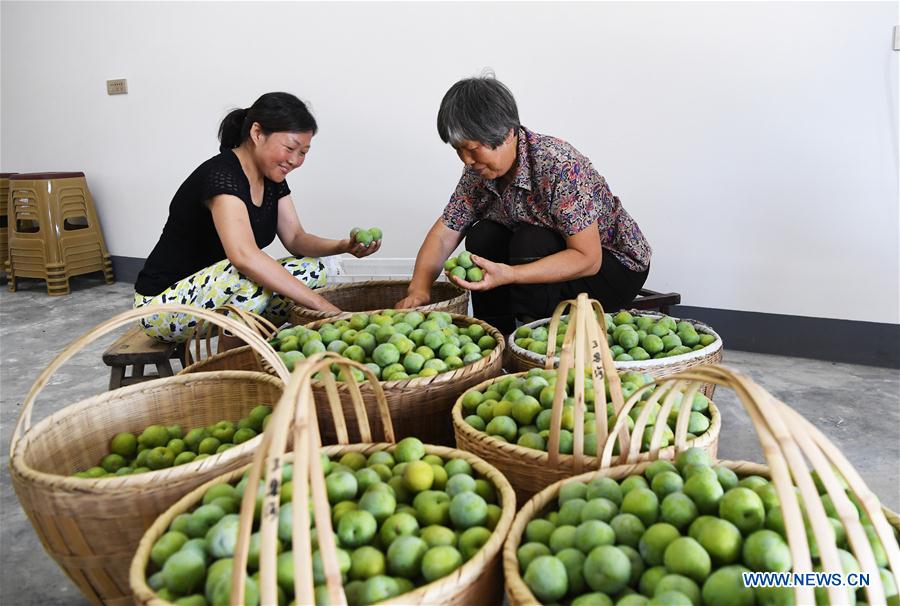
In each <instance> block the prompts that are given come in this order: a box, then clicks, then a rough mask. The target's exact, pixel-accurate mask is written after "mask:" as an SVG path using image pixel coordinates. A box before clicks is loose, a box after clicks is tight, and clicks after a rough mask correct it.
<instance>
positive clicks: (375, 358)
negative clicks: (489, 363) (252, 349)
mask: <svg viewBox="0 0 900 606" xmlns="http://www.w3.org/2000/svg"><path fill="white" fill-rule="evenodd" d="M269 343H270V345H272V347H274V348H275V350H276V351H277V352H278V355H279V357H280V358H281V359H282V360H283V361H284V363H285V365H287V367H288V369H289V370H293V368H294V364H296V363H297V361H299V360H303V359H305V358H306V357H307V356H311V355H313V354H316V353H319V352H323V351H333V352H335V353H338V354H340V355H341V356H343V357H345V358H349V359H351V360H354V361H356V362H361V363H363V364H365V365H366V366H368V367H369V368H371V369H372V372H374V373H375V376H377V377H378V378H379V379H381V380H382V381H400V380H403V379H409V378H413V377H431V376H434V375H436V374H439V373H442V372H447V371H450V370H456V369H457V368H461V367H462V366H465V365H466V364H471V363H473V362H477V361H478V360H480V359H481V358H483V357H487V356H489V355H490V354H491V352H492V351H493V350H494V348H495V347H497V340H496V339H495V338H494V337H492V336H491V335H489V334H487V333H486V332H485V329H484V327H483V326H482V325H480V324H477V323H474V322H473V323H471V324H465V323H462V322H458V323H454V322H453V318H452V316H451V315H450V314H448V313H447V312H443V311H432V312H429V313H428V315H427V316H425V315H424V314H423V313H422V312H419V311H410V312H402V311H398V310H395V309H385V310H382V311H380V312H378V313H375V314H372V315H369V314H365V313H358V314H354V315H353V316H352V317H351V318H349V319H343V320H337V321H335V322H327V323H325V324H323V325H321V326H320V327H319V328H318V329H316V330H313V329H310V328H306V327H304V326H294V327H291V328H286V329H284V330H282V331H280V332H279V333H278V334H277V335H275V337H274V338H273V339H272V340H271V341H269ZM340 372H341V371H339V370H338V367H337V365H334V366H333V367H332V373H333V374H334V375H335V377H336V378H338V379H340V378H341V377H340ZM353 373H354V376H356V378H357V380H359V381H362V380H363V379H364V377H363V374H362V373H361V372H360V371H359V370H357V369H353Z"/></svg>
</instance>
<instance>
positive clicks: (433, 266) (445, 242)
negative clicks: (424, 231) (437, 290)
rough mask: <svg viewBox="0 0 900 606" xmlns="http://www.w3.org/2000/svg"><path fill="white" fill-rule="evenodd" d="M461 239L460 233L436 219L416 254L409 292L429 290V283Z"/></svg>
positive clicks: (417, 292) (418, 292)
mask: <svg viewBox="0 0 900 606" xmlns="http://www.w3.org/2000/svg"><path fill="white" fill-rule="evenodd" d="M461 239H462V236H461V234H458V233H457V232H454V231H452V230H450V229H449V228H447V227H445V226H444V224H443V221H442V220H441V219H438V221H437V223H435V224H434V225H433V226H432V228H431V230H430V231H429V232H428V235H427V236H425V241H424V242H422V247H421V248H420V249H419V254H417V255H416V264H415V267H414V268H413V276H412V281H411V282H410V284H409V294H427V293H429V292H430V291H431V285H432V284H433V283H434V281H435V280H436V279H437V277H438V276H439V275H440V274H441V271H442V270H443V268H444V261H446V260H447V257H449V256H450V253H451V252H453V249H455V248H456V247H457V246H459V242H460V240H461Z"/></svg>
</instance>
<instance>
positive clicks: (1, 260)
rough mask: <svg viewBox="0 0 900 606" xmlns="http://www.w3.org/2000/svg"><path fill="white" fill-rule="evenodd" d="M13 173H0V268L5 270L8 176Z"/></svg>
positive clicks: (7, 241)
mask: <svg viewBox="0 0 900 606" xmlns="http://www.w3.org/2000/svg"><path fill="white" fill-rule="evenodd" d="M14 174H15V173H0V270H3V271H4V272H5V271H6V260H7V259H8V258H9V239H8V238H7V236H6V230H7V226H8V225H9V211H8V206H7V204H8V202H9V178H10V177H11V176H13V175H14Z"/></svg>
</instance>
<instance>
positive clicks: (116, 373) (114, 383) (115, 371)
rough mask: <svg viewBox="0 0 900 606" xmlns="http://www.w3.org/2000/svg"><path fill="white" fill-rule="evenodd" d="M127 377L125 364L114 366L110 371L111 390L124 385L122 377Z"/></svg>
mask: <svg viewBox="0 0 900 606" xmlns="http://www.w3.org/2000/svg"><path fill="white" fill-rule="evenodd" d="M124 378H125V367H124V366H113V367H112V370H111V371H110V373H109V390H110V391H112V390H113V389H118V388H120V387H122V379H124Z"/></svg>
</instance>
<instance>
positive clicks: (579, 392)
mask: <svg viewBox="0 0 900 606" xmlns="http://www.w3.org/2000/svg"><path fill="white" fill-rule="evenodd" d="M567 307H571V308H572V310H573V311H572V314H571V315H572V318H573V321H572V322H570V323H569V329H568V331H567V332H566V335H565V343H564V345H563V351H562V356H561V362H560V365H559V367H558V368H557V373H558V374H557V383H556V385H557V390H556V394H555V396H554V399H553V408H552V410H553V413H552V416H551V421H550V438H549V440H548V442H547V451H546V452H545V451H541V450H536V449H534V448H526V447H524V446H519V445H517V444H512V443H509V442H504V441H502V440H499V439H497V438H496V437H494V436H490V435H488V434H486V433H484V432H483V431H478V430H477V429H475V428H474V427H472V426H471V425H469V424H468V423H466V421H465V420H464V418H463V407H462V396H463V395H464V394H460V397H459V398H458V399H457V401H456V403H455V404H454V406H453V409H452V417H453V431H454V432H455V435H456V444H457V447H458V448H461V449H462V450H467V451H469V452H472V453H474V454H476V455H478V456H479V457H481V458H483V459H484V460H485V461H487V462H488V463H490V464H491V465H493V466H495V467H496V468H497V469H499V470H500V471H501V472H502V473H503V475H505V476H506V477H507V479H508V480H509V482H510V484H512V486H513V488H514V489H515V491H516V497H517V499H518V501H519V503H520V504H522V503H524V502H525V501H527V500H528V499H530V498H531V497H532V496H534V494H535V493H537V492H540V491H541V490H543V489H544V488H545V487H547V486H549V485H550V484H553V483H554V482H557V481H559V480H562V479H564V478H567V477H571V476H573V475H576V474H579V473H582V472H583V471H584V470H585V469H589V468H591V467H595V468H608V467H610V466H611V465H624V464H634V463H637V462H640V461H655V460H657V459H674V457H675V453H676V448H677V447H678V445H681V448H689V447H692V446H696V447H698V448H702V449H704V450H705V451H707V452H708V453H709V454H710V456H712V457H715V456H716V449H717V447H718V444H719V432H720V430H721V426H722V418H721V415H720V414H719V409H718V408H717V407H716V406H715V404H714V403H713V402H712V401H710V404H709V413H710V424H709V428H708V429H707V430H706V432H704V433H703V434H702V435H700V436H697V437H696V438H694V439H692V440H688V438H687V435H686V434H687V427H688V420H689V415H690V411H691V407H690V406H682V407H681V409H680V411H679V415H678V419H677V421H676V429H675V432H674V433H675V444H674V445H673V446H668V447H660V444H661V441H662V437H663V431H664V426H665V423H657V425H656V429H655V430H654V432H653V434H652V438H651V441H650V444H649V449H648V450H647V451H644V452H641V442H642V437H643V434H644V429H645V427H647V425H648V423H647V421H648V420H649V416H650V408H651V405H652V404H653V403H656V402H660V401H661V402H662V407H661V408H660V410H659V412H658V413H657V418H659V419H667V418H668V415H669V412H670V411H671V410H672V407H673V405H674V402H675V398H676V394H677V393H679V392H681V391H683V388H684V387H685V385H684V384H679V385H677V386H676V387H677V388H675V389H669V390H666V389H659V390H657V391H656V392H654V394H653V395H652V396H650V398H649V399H648V400H647V401H646V403H647V406H646V407H645V409H644V410H643V411H642V412H641V414H639V415H638V417H637V419H636V420H635V422H634V429H633V430H632V431H631V432H629V430H628V425H627V417H628V413H629V411H630V410H631V409H632V408H634V406H635V405H636V404H638V403H640V402H641V396H642V395H643V393H644V392H645V391H646V390H647V389H648V388H649V387H645V388H643V389H641V390H639V391H637V392H635V393H634V394H633V395H632V396H631V397H630V398H629V399H628V401H627V402H626V401H624V398H623V393H622V385H621V381H620V379H619V375H618V369H616V368H615V367H614V366H613V361H612V355H611V353H610V351H609V347H608V345H607V344H606V340H605V339H602V338H598V337H599V334H600V332H599V331H600V328H598V327H597V324H596V323H595V322H593V321H592V320H593V312H594V309H596V308H599V307H600V304H599V303H598V302H596V301H591V300H589V299H588V298H587V295H585V294H581V295H579V297H578V299H577V300H576V301H571V300H570V301H564V302H562V303H560V305H559V306H558V307H557V309H556V313H555V314H554V316H559V315H561V314H562V313H563V312H564V311H565V309H566V308H567ZM600 315H601V317H602V308H601V312H600ZM588 345H589V347H588ZM573 357H574V360H573ZM586 359H588V360H592V361H593V362H594V363H593V364H592V365H591V369H592V373H593V385H594V402H595V404H594V405H595V408H596V409H601V410H603V409H605V408H606V393H605V389H604V387H603V380H604V376H606V377H609V386H610V395H611V399H612V403H613V407H614V410H615V411H616V418H617V419H618V421H617V422H616V424H615V426H613V427H612V428H610V427H608V425H607V423H608V421H607V418H606V415H602V414H601V415H596V422H597V427H596V432H597V449H598V456H589V455H586V454H584V449H583V446H584V414H585V412H586V406H585V400H584V390H585V381H584V376H585V368H586V366H585V364H586ZM570 368H574V369H575V425H574V431H573V434H574V440H573V443H574V446H573V454H571V455H569V454H560V453H559V436H560V428H561V423H560V422H561V419H562V409H563V398H564V396H565V392H564V386H565V384H566V379H565V378H566V377H567V375H568V372H569V369H570ZM506 376H509V375H505V376H504V377H502V378H505V377H506ZM502 378H501V379H502ZM497 380H498V379H496V378H495V379H491V380H488V381H485V382H484V383H481V384H480V385H478V386H477V387H476V389H478V390H483V389H484V388H486V387H487V386H488V385H490V384H491V383H493V382H495V381H497ZM695 393H696V390H690V389H687V390H684V396H683V397H684V401H685V402H690V401H691V399H692V398H693V397H694V394H695ZM616 442H618V443H619V454H618V455H617V456H615V457H614V456H613V454H612V452H613V448H614V446H615V443H616ZM601 446H603V447H604V450H603V452H602V453H599V449H600V447H601Z"/></svg>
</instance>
